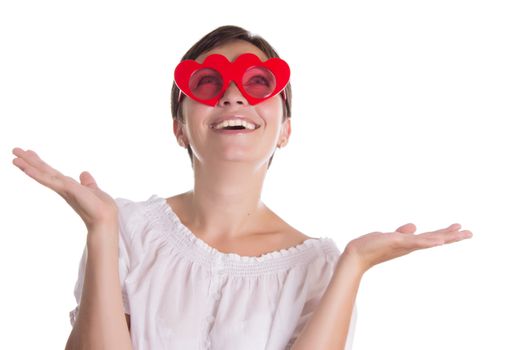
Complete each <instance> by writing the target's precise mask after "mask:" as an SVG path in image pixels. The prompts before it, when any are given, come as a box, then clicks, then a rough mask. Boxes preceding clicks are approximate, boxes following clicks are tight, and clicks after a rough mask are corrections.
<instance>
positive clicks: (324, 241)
mask: <svg viewBox="0 0 525 350" xmlns="http://www.w3.org/2000/svg"><path fill="white" fill-rule="evenodd" d="M148 201H153V202H157V203H158V204H159V205H160V207H161V208H162V210H163V212H164V214H165V215H166V217H167V218H168V219H169V220H170V221H171V222H172V223H173V224H174V225H175V227H176V228H177V229H178V230H177V231H178V232H181V233H182V234H183V235H184V236H185V237H186V238H187V239H188V240H189V241H190V242H192V243H194V244H195V245H196V246H197V247H199V248H200V249H201V250H203V251H204V252H206V253H207V254H210V255H213V256H215V257H218V258H222V260H223V261H224V260H226V261H228V260H230V261H236V262H248V263H253V262H262V261H268V260H272V259H279V258H289V257H292V256H295V255H299V254H301V252H305V251H307V250H309V249H310V248H312V247H318V248H319V249H322V248H323V246H324V247H325V249H324V250H327V251H330V250H334V249H335V251H336V252H338V249H337V247H336V245H335V242H334V241H333V240H332V239H331V238H328V237H320V238H308V239H306V240H304V241H303V242H302V243H299V244H297V245H295V246H292V247H289V248H283V249H280V250H275V251H272V252H268V253H264V254H262V255H259V256H245V255H239V254H237V253H225V252H222V251H220V250H218V249H216V248H214V247H212V246H210V245H209V244H208V243H206V242H205V241H203V240H202V239H200V238H199V237H197V236H196V235H195V234H194V233H193V232H192V231H191V230H190V229H189V228H188V227H187V226H186V225H184V224H183V223H182V221H181V220H180V218H179V217H178V215H177V213H175V211H174V210H173V209H172V208H171V206H170V205H169V203H168V201H167V200H166V198H163V197H160V196H158V195H156V194H154V195H152V196H151V197H150V199H149V200H148ZM322 250H323V249H322Z"/></svg>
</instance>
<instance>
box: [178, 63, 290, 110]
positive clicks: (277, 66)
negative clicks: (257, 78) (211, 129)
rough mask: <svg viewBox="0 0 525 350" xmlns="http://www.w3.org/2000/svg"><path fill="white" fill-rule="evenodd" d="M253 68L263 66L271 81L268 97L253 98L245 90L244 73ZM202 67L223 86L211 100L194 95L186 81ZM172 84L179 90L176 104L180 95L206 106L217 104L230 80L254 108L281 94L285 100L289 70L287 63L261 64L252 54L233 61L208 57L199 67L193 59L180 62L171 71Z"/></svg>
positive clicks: (188, 82)
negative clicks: (212, 73)
mask: <svg viewBox="0 0 525 350" xmlns="http://www.w3.org/2000/svg"><path fill="white" fill-rule="evenodd" d="M253 67H263V68H266V69H268V70H269V71H270V72H271V73H272V74H273V76H274V78H275V88H274V89H273V91H271V93H270V94H268V95H266V96H264V97H256V96H253V95H250V94H249V92H248V91H246V89H245V87H244V85H243V81H242V78H243V75H244V73H245V72H246V71H247V70H248V69H250V68H253ZM203 68H210V69H213V70H215V71H217V72H218V73H219V74H220V75H221V78H222V81H223V84H222V86H221V88H220V90H219V91H218V92H217V94H216V95H214V97H212V98H209V99H203V98H199V97H198V96H196V95H195V94H194V93H193V92H192V89H191V87H190V78H191V76H192V74H194V73H195V72H197V71H199V70H200V69H203ZM174 78H175V84H176V85H177V87H178V88H179V90H180V91H179V96H178V101H179V102H180V101H181V99H182V94H183V93H184V95H186V96H188V97H190V98H192V99H193V100H195V101H198V102H201V103H204V104H206V105H209V106H215V105H217V102H218V101H219V100H220V99H221V98H222V96H223V94H224V92H225V91H226V89H228V87H229V86H230V83H231V82H232V81H233V82H235V84H236V85H237V88H238V89H239V91H240V92H241V93H242V95H243V96H244V97H245V98H246V100H247V101H248V103H250V104H251V105H255V104H257V103H260V102H262V101H265V100H267V99H269V98H271V97H273V96H275V95H277V94H278V93H281V92H282V93H283V98H284V99H285V100H286V92H285V91H284V89H285V88H286V85H287V84H288V81H289V80H290V67H289V66H288V64H287V63H286V62H285V61H284V60H282V59H280V58H277V57H273V58H270V59H268V60H266V61H264V62H262V61H261V60H260V59H259V57H257V56H256V55H255V54H252V53H245V54H242V55H240V56H238V57H237V59H236V60H235V61H233V62H230V61H229V60H228V59H227V58H226V57H225V56H223V55H220V54H212V55H209V56H208V57H206V59H205V60H204V62H203V63H202V64H201V63H199V62H197V61H195V60H184V61H182V62H180V63H179V64H178V65H177V67H176V68H175V72H174Z"/></svg>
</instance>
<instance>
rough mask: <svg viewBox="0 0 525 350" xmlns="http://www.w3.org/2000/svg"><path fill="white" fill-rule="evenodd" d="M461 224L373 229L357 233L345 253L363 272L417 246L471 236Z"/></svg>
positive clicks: (425, 246) (421, 246)
mask: <svg viewBox="0 0 525 350" xmlns="http://www.w3.org/2000/svg"><path fill="white" fill-rule="evenodd" d="M460 228H461V225H460V224H452V225H450V226H449V227H447V228H444V229H440V230H437V231H431V232H425V233H420V234H417V235H415V234H414V233H415V232H416V225H414V224H411V223H409V224H406V225H403V226H401V227H399V228H398V229H397V230H396V231H395V232H387V233H384V232H371V233H369V234H366V235H364V236H361V237H358V238H356V239H354V240H352V241H350V242H349V243H348V244H347V246H346V248H345V251H344V253H343V254H344V255H347V256H351V259H352V260H353V262H354V264H357V266H358V267H359V269H360V271H361V272H362V273H364V272H365V271H367V270H368V269H370V268H371V267H372V266H374V265H377V264H380V263H382V262H385V261H388V260H391V259H395V258H397V257H400V256H403V255H406V254H408V253H411V252H413V251H414V250H418V249H426V248H432V247H436V246H440V245H443V244H448V243H453V242H459V241H461V240H463V239H466V238H471V237H472V233H471V232H470V231H468V230H461V231H460V230H459V229H460ZM354 266H355V265H354Z"/></svg>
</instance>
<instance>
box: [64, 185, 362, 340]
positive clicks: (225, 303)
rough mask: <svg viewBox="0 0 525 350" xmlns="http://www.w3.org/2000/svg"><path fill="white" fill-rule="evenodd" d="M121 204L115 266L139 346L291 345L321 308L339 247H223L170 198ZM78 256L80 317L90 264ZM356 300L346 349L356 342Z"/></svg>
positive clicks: (318, 242)
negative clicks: (252, 251)
mask: <svg viewBox="0 0 525 350" xmlns="http://www.w3.org/2000/svg"><path fill="white" fill-rule="evenodd" d="M116 202H117V205H118V208H119V227H120V229H119V275H120V283H121V287H122V298H123V301H124V308H125V312H126V313H127V314H129V315H130V319H131V340H132V343H133V349H137V350H138V349H141V350H146V349H148V350H149V349H151V350H162V349H184V350H192V349H217V350H226V349H227V350H236V349H253V350H258V349H261V350H262V349H266V350H282V349H289V348H290V347H291V346H292V344H293V342H294V341H295V339H296V338H297V336H298V335H299V334H300V332H301V330H302V329H303V328H304V326H305V324H306V322H307V321H308V320H309V318H310V317H311V315H312V313H313V312H314V311H315V309H316V306H317V305H318V303H319V301H320V299H321V297H322V296H323V293H324V291H325V289H326V287H327V286H328V283H329V282H330V278H331V277H332V274H333V272H334V269H335V266H336V264H337V261H338V258H339V256H340V251H339V250H338V248H337V246H336V245H335V243H334V241H333V240H332V239H330V238H326V237H325V238H318V239H315V238H311V239H307V240H306V241H304V242H303V243H301V244H299V245H296V246H294V247H291V248H288V249H281V250H279V251H274V252H270V253H266V254H263V255H261V256H258V257H254V256H240V255H237V254H234V253H223V252H220V251H218V250H217V249H215V248H213V247H211V246H209V245H208V244H207V243H205V242H204V241H203V240H201V239H199V238H198V237H196V236H195V235H194V234H193V233H192V232H191V231H190V230H189V229H188V228H187V227H186V226H184V225H183V224H182V222H181V221H180V220H179V218H178V216H177V214H176V213H175V212H174V211H173V210H172V209H171V207H170V206H169V204H168V203H167V201H166V199H164V198H162V197H159V196H157V195H152V196H151V197H150V198H149V199H147V200H145V201H141V202H134V201H131V200H128V199H124V198H117V199H116ZM86 257H87V253H86V249H84V253H83V255H82V259H81V261H80V264H79V271H78V280H77V282H76V285H75V289H74V295H75V298H76V301H77V307H76V308H75V309H74V310H72V311H71V312H70V321H71V325H73V324H74V322H75V319H76V316H77V312H78V304H79V302H80V297H81V295H82V286H83V284H84V273H85V264H86ZM355 323H356V309H355V308H354V311H353V315H352V321H351V324H350V327H349V330H348V336H347V342H346V347H345V350H349V349H350V348H351V344H352V340H353V338H354V330H355Z"/></svg>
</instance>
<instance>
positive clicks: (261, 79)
mask: <svg viewBox="0 0 525 350" xmlns="http://www.w3.org/2000/svg"><path fill="white" fill-rule="evenodd" d="M246 84H247V85H256V84H260V85H265V86H269V85H270V82H269V81H268V79H267V78H266V77H265V76H262V75H256V76H253V77H250V79H249V80H248V82H247V83H246Z"/></svg>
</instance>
